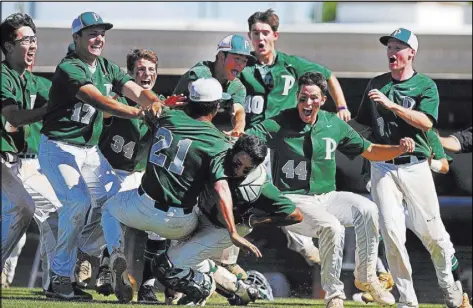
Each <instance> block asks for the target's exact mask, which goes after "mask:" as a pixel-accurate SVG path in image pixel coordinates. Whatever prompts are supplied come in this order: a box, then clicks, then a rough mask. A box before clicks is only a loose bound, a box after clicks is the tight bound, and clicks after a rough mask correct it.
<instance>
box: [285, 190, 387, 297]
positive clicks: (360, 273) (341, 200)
mask: <svg viewBox="0 0 473 308" xmlns="http://www.w3.org/2000/svg"><path fill="white" fill-rule="evenodd" d="M286 196H287V197H288V198H289V199H291V200H292V201H293V202H294V203H295V204H296V206H297V207H298V208H299V210H300V211H301V212H302V213H303V214H304V220H303V221H302V222H300V223H298V224H294V225H290V226H285V227H283V228H286V229H287V230H289V231H292V232H294V233H297V234H301V235H304V236H310V237H317V238H319V251H320V261H321V284H322V288H323V289H324V290H325V291H326V295H325V300H326V302H328V301H329V300H331V299H332V298H334V297H340V298H346V297H345V292H344V286H343V282H342V281H341V280H340V272H341V268H342V261H343V246H344V239H345V226H346V227H352V226H353V227H354V228H355V234H356V250H355V271H354V275H355V278H356V279H357V280H359V281H360V282H362V283H363V282H370V281H373V280H375V279H377V276H376V260H377V254H378V244H379V233H378V211H377V208H376V205H375V204H374V203H373V202H372V201H370V200H369V199H367V198H365V197H362V196H360V195H357V194H354V193H350V192H337V191H333V192H329V193H326V194H321V195H314V196H310V195H292V194H289V195H286Z"/></svg>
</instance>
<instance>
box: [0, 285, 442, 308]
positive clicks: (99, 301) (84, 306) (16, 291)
mask: <svg viewBox="0 0 473 308" xmlns="http://www.w3.org/2000/svg"><path fill="white" fill-rule="evenodd" d="M40 292H41V290H40V289H23V288H9V289H2V293H1V294H2V295H1V302H2V308H50V307H51V308H59V307H61V308H63V307H66V308H69V307H70V308H102V307H103V308H109V307H110V308H111V307H118V308H128V307H130V308H131V307H133V308H145V307H146V308H149V307H150V306H156V305H150V304H138V303H136V302H133V303H131V304H119V303H118V302H116V298H115V296H109V297H105V296H102V295H98V294H96V293H95V292H93V291H92V294H93V296H94V300H93V301H90V302H68V301H58V300H50V299H46V298H45V296H44V295H42V294H40ZM135 295H136V294H135ZM158 298H159V299H160V300H164V299H163V295H162V294H158ZM135 300H136V298H135ZM159 306H165V305H159ZM222 306H227V307H230V305H229V304H228V303H227V302H226V300H225V299H224V298H223V297H220V296H214V297H212V298H211V299H210V300H209V301H208V303H207V305H206V307H210V308H217V307H222ZM345 306H347V307H365V308H367V307H375V305H371V304H370V305H360V304H359V303H356V302H353V301H346V302H345ZM166 307H167V306H166ZM249 307H268V308H269V307H271V308H274V307H277V308H283V307H284V308H295V307H304V308H309V307H324V303H323V301H321V300H312V299H305V298H282V299H277V300H275V301H272V302H269V301H257V302H256V303H252V304H250V305H249ZM420 307H422V308H427V307H429V308H430V307H432V308H440V307H443V305H429V304H424V305H420Z"/></svg>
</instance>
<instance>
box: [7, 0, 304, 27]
mask: <svg viewBox="0 0 473 308" xmlns="http://www.w3.org/2000/svg"><path fill="white" fill-rule="evenodd" d="M1 5H2V20H3V19H4V18H5V17H6V16H8V15H10V14H11V13H13V12H16V11H18V5H19V3H18V2H7V3H6V2H2V4H1ZM23 6H24V9H25V12H27V13H32V14H33V15H34V16H33V17H34V18H35V20H37V21H40V20H41V21H43V20H44V21H61V22H66V21H67V22H72V20H73V19H74V18H75V17H76V16H78V15H79V14H80V13H81V12H84V11H94V12H96V13H98V14H99V15H101V16H102V18H103V19H106V20H110V21H111V22H113V21H116V20H117V19H120V20H123V21H127V20H142V21H153V20H159V21H166V20H169V21H176V20H183V21H185V20H189V19H197V18H199V16H200V17H206V18H211V19H215V18H216V17H217V16H216V14H218V18H219V19H223V20H227V21H233V22H235V23H236V24H243V25H246V22H247V19H248V17H249V16H250V15H251V14H252V13H254V12H256V11H262V10H266V9H268V8H273V9H275V10H276V12H277V14H278V15H279V18H280V23H281V24H285V23H293V22H294V21H295V22H297V23H306V22H308V21H309V10H311V7H312V3H310V2H138V3H136V2H37V3H34V4H32V3H31V2H26V3H24V4H23Z"/></svg>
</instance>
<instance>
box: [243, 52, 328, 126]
mask: <svg viewBox="0 0 473 308" xmlns="http://www.w3.org/2000/svg"><path fill="white" fill-rule="evenodd" d="M261 71H263V68H261V65H259V64H255V65H251V66H247V67H245V69H244V70H243V72H241V74H240V80H241V82H242V83H243V85H244V86H245V87H246V95H247V96H246V98H245V104H244V107H245V111H246V128H251V127H253V126H254V125H256V124H258V123H260V122H262V121H264V120H265V119H269V118H271V117H273V116H276V115H277V114H279V113H280V112H281V111H282V110H284V109H288V108H293V107H295V106H296V105H297V100H296V99H295V98H296V93H297V90H298V88H299V87H298V84H297V80H298V79H299V77H300V76H301V75H302V74H304V73H306V72H309V71H313V72H319V73H321V74H322V75H324V76H325V78H326V79H327V80H328V79H329V78H330V76H331V75H332V72H331V71H330V70H329V69H327V68H326V67H323V66H322V65H320V64H317V63H313V62H310V61H307V60H305V59H303V58H300V57H297V56H291V55H287V54H285V53H283V52H280V51H278V52H277V55H276V60H275V62H274V64H273V65H272V66H270V67H269V68H268V67H266V70H264V71H265V73H266V74H265V76H264V77H263V76H262V74H261Z"/></svg>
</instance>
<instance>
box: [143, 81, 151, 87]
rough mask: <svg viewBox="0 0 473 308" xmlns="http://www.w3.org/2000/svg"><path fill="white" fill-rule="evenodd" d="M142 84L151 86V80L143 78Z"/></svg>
mask: <svg viewBox="0 0 473 308" xmlns="http://www.w3.org/2000/svg"><path fill="white" fill-rule="evenodd" d="M141 85H142V86H150V85H151V80H141Z"/></svg>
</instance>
